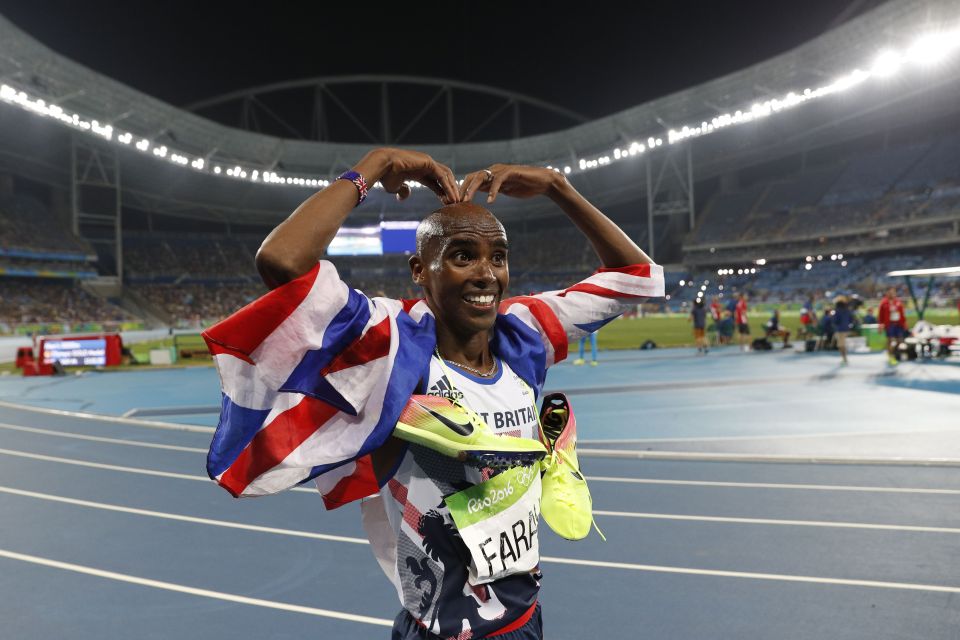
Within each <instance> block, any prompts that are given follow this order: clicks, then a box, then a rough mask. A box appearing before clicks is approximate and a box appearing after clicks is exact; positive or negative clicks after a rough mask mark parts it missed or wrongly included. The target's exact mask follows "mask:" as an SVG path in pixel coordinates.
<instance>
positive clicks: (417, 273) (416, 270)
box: [408, 254, 423, 285]
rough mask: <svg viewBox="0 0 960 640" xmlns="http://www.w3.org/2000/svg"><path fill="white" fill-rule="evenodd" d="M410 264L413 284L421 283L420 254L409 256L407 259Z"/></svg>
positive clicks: (421, 264) (421, 267)
mask: <svg viewBox="0 0 960 640" xmlns="http://www.w3.org/2000/svg"><path fill="white" fill-rule="evenodd" d="M408 262H409V264H410V275H411V277H412V279H413V283H414V284H420V285H422V284H423V260H421V259H420V256H418V255H416V254H414V255H412V256H410V260H409V261H408Z"/></svg>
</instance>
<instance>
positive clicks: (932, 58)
mask: <svg viewBox="0 0 960 640" xmlns="http://www.w3.org/2000/svg"><path fill="white" fill-rule="evenodd" d="M958 38H960V33H958V32H955V31H941V32H937V33H928V34H925V35H922V36H920V37H919V38H917V40H916V41H915V42H914V43H913V45H912V46H911V47H910V48H909V49H908V50H907V59H908V60H910V61H911V62H915V63H917V64H920V65H932V64H936V63H937V62H940V61H941V60H943V59H944V58H946V57H947V56H948V55H950V54H951V53H952V52H953V50H954V49H956V48H957V46H960V43H958V42H957V39H958Z"/></svg>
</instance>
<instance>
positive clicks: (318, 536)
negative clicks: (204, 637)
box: [0, 486, 368, 544]
mask: <svg viewBox="0 0 960 640" xmlns="http://www.w3.org/2000/svg"><path fill="white" fill-rule="evenodd" d="M0 493H7V494H12V495H15V496H22V497H25V498H35V499H37V500H48V501H50V502H61V503H64V504H72V505H74V506H78V507H87V508H90V509H102V510H104V511H116V512H119V513H129V514H132V515H137V516H148V517H151V518H163V519H165V520H178V521H180V522H192V523H194V524H206V525H210V526H214V527H226V528H228V529H243V530H245V531H256V532H258V533H273V534H276V535H281V536H294V537H298V538H312V539H314V540H326V541H328V542H349V543H353V544H368V542H367V541H366V540H364V539H363V538H351V537H349V536H335V535H332V534H327V533H313V532H312V531H298V530H296V529H280V528H277V527H262V526H259V525H254V524H245V523H242V522H231V521H229V520H214V519H212V518H197V517H194V516H185V515H180V514H178V513H167V512H165V511H151V510H149V509H136V508H134V507H124V506H121V505H118V504H110V503H108V502H94V501H92V500H79V499H77V498H67V497H65V496H57V495H53V494H51V493H40V492H39V491H25V490H23V489H15V488H14V487H4V486H0Z"/></svg>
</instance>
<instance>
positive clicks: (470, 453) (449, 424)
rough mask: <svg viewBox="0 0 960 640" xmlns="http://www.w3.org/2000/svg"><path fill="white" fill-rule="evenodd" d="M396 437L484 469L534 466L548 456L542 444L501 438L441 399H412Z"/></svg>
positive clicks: (478, 419)
mask: <svg viewBox="0 0 960 640" xmlns="http://www.w3.org/2000/svg"><path fill="white" fill-rule="evenodd" d="M393 435H395V436H396V437H398V438H400V439H401V440H406V441H407V442H413V443H414V444H419V445H423V446H424V447H427V448H429V449H433V450H434V451H437V452H439V453H442V454H443V455H445V456H449V457H451V458H456V459H457V460H460V461H461V462H463V463H464V464H469V465H471V466H475V467H478V468H481V469H482V468H485V467H486V468H491V469H504V468H509V467H515V466H520V465H531V464H534V463H535V462H538V461H539V460H541V459H542V458H543V457H544V456H545V455H547V449H546V447H544V445H543V444H541V443H540V442H538V441H536V440H531V439H529V438H514V437H512V436H498V435H496V434H494V433H493V432H492V431H491V430H490V427H488V426H487V423H485V422H484V421H483V418H481V417H480V416H479V415H477V414H476V413H475V412H473V411H471V410H470V409H468V408H467V407H465V406H463V405H460V404H457V403H455V402H451V401H450V400H448V399H446V398H441V397H438V396H422V395H414V396H410V401H409V402H407V406H406V407H404V408H403V413H401V414H400V420H399V421H398V422H397V426H396V429H394V431H393Z"/></svg>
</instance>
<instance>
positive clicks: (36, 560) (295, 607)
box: [0, 549, 393, 627]
mask: <svg viewBox="0 0 960 640" xmlns="http://www.w3.org/2000/svg"><path fill="white" fill-rule="evenodd" d="M0 557H3V558H8V559H10V560H19V561H21V562H29V563H32V564H37V565H41V566H45V567H51V568H54V569H62V570H64V571H73V572H75V573H82V574H85V575H88V576H96V577H98V578H106V579H108V580H117V581H119V582H127V583H130V584H135V585H139V586H143V587H153V588H154V589H163V590H165V591H175V592H177V593H185V594H188V595H192V596H200V597H202V598H213V599H215V600H225V601H227V602H236V603H238V604H248V605H253V606H256V607H266V608H268V609H279V610H281V611H291V612H293V613H306V614H308V615H312V616H320V617H323V618H335V619H337V620H347V621H349V622H362V623H364V624H372V625H377V626H381V627H392V626H393V620H387V619H385V618H374V617H372V616H362V615H357V614H355V613H345V612H343V611H333V610H330V609H318V608H316V607H306V606H303V605H299V604H291V603H288V602H277V601H275V600H264V599H262V598H250V597H247V596H241V595H238V594H235V593H224V592H223V591H211V590H210V589H198V588H196V587H188V586H187V585H183V584H176V583H173V582H163V581H161V580H152V579H150V578H141V577H140V576H133V575H130V574H128V573H117V572H116V571H104V570H103V569H97V568H95V567H88V566H86V565H81V564H73V563H71V562H61V561H59V560H52V559H50V558H42V557H40V556H33V555H28V554H25V553H17V552H15V551H8V550H6V549H0Z"/></svg>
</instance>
